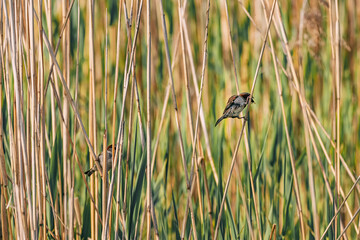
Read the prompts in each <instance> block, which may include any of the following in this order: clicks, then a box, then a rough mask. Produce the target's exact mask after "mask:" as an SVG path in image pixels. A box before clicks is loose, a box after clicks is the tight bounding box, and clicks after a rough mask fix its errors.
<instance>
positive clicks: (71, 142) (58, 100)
mask: <svg viewBox="0 0 360 240" xmlns="http://www.w3.org/2000/svg"><path fill="white" fill-rule="evenodd" d="M43 33H44V32H43ZM44 37H45V38H44V39H45V40H46V41H45V43H46V44H47V47H49V48H48V50H49V52H50V53H51V56H52V57H53V59H56V58H55V57H54V53H53V51H52V49H51V48H50V46H49V42H48V40H47V38H46V35H44ZM54 62H55V64H56V66H57V67H58V66H59V65H58V63H57V61H54ZM57 72H58V74H59V76H60V79H63V76H62V73H61V71H60V70H59V69H57ZM51 84H52V87H53V88H54V89H55V83H54V81H53V79H51ZM54 93H55V99H56V101H57V104H58V109H59V114H60V117H61V118H60V119H61V121H62V123H63V122H65V121H64V115H63V112H62V106H61V101H60V97H59V94H58V93H57V91H56V89H55V91H54ZM68 94H70V93H69V92H68ZM66 96H67V95H66ZM70 103H71V102H70ZM70 106H73V105H72V104H71V105H70ZM74 112H75V113H76V114H75V116H76V117H78V116H79V114H78V112H77V111H74ZM77 121H78V122H79V123H80V126H81V127H82V130H83V128H84V125H83V124H82V122H81V119H80V118H77ZM66 129H67V134H68V138H69V140H70V144H71V145H74V143H73V141H72V139H71V137H70V132H69V128H68V127H67V126H66ZM85 134H86V132H84V135H85ZM85 136H86V139H87V143H89V141H88V140H89V138H88V137H87V135H85ZM89 146H90V147H89V148H90V149H92V146H91V145H89ZM74 153H75V160H76V162H77V164H78V166H79V168H80V172H81V176H82V178H83V181H84V183H85V186H86V189H87V191H88V193H89V195H90V199H91V201H92V203H93V204H94V206H95V205H96V204H95V200H94V198H93V196H92V194H91V191H90V188H89V186H88V184H87V181H86V178H85V174H84V171H83V170H82V167H81V164H80V161H79V156H78V154H77V152H76V149H74ZM90 153H91V151H90ZM92 153H93V151H92ZM99 169H100V168H99ZM60 179H61V178H60ZM60 179H59V180H60ZM59 184H60V181H59ZM49 189H50V187H49ZM59 191H61V188H59ZM60 204H61V202H60ZM95 211H96V213H97V215H98V218H99V220H100V222H102V221H101V217H100V214H99V211H98V209H97V207H96V206H95ZM63 225H64V224H63Z"/></svg>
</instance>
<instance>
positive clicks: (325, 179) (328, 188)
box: [310, 131, 359, 239]
mask: <svg viewBox="0 0 360 240" xmlns="http://www.w3.org/2000/svg"><path fill="white" fill-rule="evenodd" d="M310 139H311V142H312V145H313V148H314V152H315V156H316V159H317V161H318V163H319V165H320V168H321V172H322V175H323V178H324V181H325V183H326V189H327V191H328V194H329V197H330V199H331V202H332V204H335V202H334V198H333V194H332V191H331V187H330V184H329V180H328V179H327V177H326V173H325V169H324V167H323V165H322V163H321V161H320V155H319V152H318V150H317V146H316V144H315V141H314V136H313V134H312V132H311V131H310ZM325 155H327V153H326V152H325ZM333 174H334V173H333ZM340 194H341V195H342V197H344V198H345V194H344V192H343V190H342V188H341V186H340ZM345 205H346V209H347V210H348V212H349V215H350V217H353V215H352V212H351V210H350V207H349V205H348V204H347V203H345ZM335 211H337V206H335ZM342 221H343V220H341V219H340V227H341V229H343V228H344V227H343V222H342ZM354 228H355V231H356V233H357V234H358V233H359V230H358V228H357V226H356V225H354ZM319 238H320V237H319ZM319 238H318V239H319Z"/></svg>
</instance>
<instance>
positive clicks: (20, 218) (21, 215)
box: [0, 2, 31, 239]
mask: <svg viewBox="0 0 360 240" xmlns="http://www.w3.org/2000/svg"><path fill="white" fill-rule="evenodd" d="M3 3H4V2H3ZM4 5H5V4H4ZM5 15H6V12H5ZM6 19H7V18H6ZM8 25H9V24H7V26H8ZM1 36H2V34H1ZM2 40H3V36H2V37H1V46H2ZM2 49H3V48H2V47H1V48H0V53H1V54H0V55H1V63H2V64H1V65H2V70H3V73H4V83H5V84H4V89H5V99H6V104H7V109H11V100H10V84H9V69H8V68H9V67H8V64H7V63H8V61H6V62H5V60H4V59H5V58H4V53H3V51H2ZM6 59H7V58H6ZM12 63H13V64H14V62H13V61H12ZM4 65H6V67H5V66H4ZM15 83H17V82H15ZM14 88H15V90H17V89H18V88H17V86H16V85H15V87H14ZM15 97H16V94H15ZM28 102H29V101H28ZM16 109H18V108H16ZM7 117H8V119H11V114H10V110H8V115H7ZM18 119H19V118H18ZM7 122H8V130H9V140H10V151H9V156H10V161H11V164H12V166H15V167H14V168H13V169H12V173H13V175H14V176H15V179H14V180H15V181H13V182H12V185H13V188H14V189H15V191H14V199H15V207H17V208H16V209H17V211H16V214H17V217H16V218H15V224H16V225H15V229H16V230H19V231H26V232H20V233H19V234H20V236H21V237H22V238H26V239H29V236H28V235H29V232H28V230H27V224H26V222H25V219H28V216H30V209H29V208H28V210H29V215H26V211H25V210H23V211H21V212H20V211H19V208H18V207H19V206H20V205H21V206H24V205H25V203H24V202H21V201H25V200H24V196H21V194H22V193H23V191H21V192H19V191H18V190H19V188H21V189H24V191H25V187H24V182H23V178H22V175H23V174H20V177H18V176H17V175H18V172H20V173H22V162H21V161H19V167H20V169H19V170H18V168H17V165H18V164H17V163H16V162H17V160H20V159H21V158H20V157H19V159H16V148H15V144H14V143H15V141H14V131H13V129H14V128H15V127H14V128H13V125H12V122H11V121H7ZM20 126H21V125H20ZM22 126H23V125H22ZM20 130H21V129H20ZM19 132H20V131H18V135H17V136H16V137H17V138H18V139H20V140H21V139H23V138H21V137H20V136H19V135H20V133H19ZM21 147H22V145H21V144H19V145H18V148H19V149H20V148H21ZM19 152H20V150H19ZM4 169H5V168H4ZM25 173H28V172H27V171H26V172H25ZM27 179H28V178H27ZM26 183H27V182H26ZM25 186H26V187H28V185H27V184H26V185H25ZM4 195H5V196H6V195H7V194H4ZM23 195H25V193H23ZM28 203H29V198H28ZM30 206H31V205H30ZM22 209H23V208H22ZM25 233H27V234H26V235H25ZM17 237H19V236H18V235H17Z"/></svg>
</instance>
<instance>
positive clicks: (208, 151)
mask: <svg viewBox="0 0 360 240" xmlns="http://www.w3.org/2000/svg"><path fill="white" fill-rule="evenodd" d="M184 9H185V3H184V6H183V11H184ZM182 21H183V24H182V27H183V28H184V37H185V43H186V49H187V52H188V57H189V63H190V67H191V74H192V79H193V84H194V89H195V93H196V97H197V98H199V95H200V94H199V87H198V83H197V77H196V71H195V65H194V59H193V56H192V52H191V46H190V40H189V34H188V30H187V26H186V21H185V18H184V17H183V18H182ZM200 123H201V127H202V130H203V134H204V139H205V145H206V153H207V155H208V157H209V161H210V166H211V170H212V172H213V175H214V179H215V183H216V185H217V184H218V182H219V177H218V175H217V172H216V167H215V164H214V159H213V157H212V154H211V148H210V141H209V135H208V132H207V129H206V123H205V117H204V111H203V108H202V105H200Z"/></svg>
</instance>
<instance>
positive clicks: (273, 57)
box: [262, 1, 309, 239]
mask: <svg viewBox="0 0 360 240" xmlns="http://www.w3.org/2000/svg"><path fill="white" fill-rule="evenodd" d="M262 4H263V9H264V11H265V4H264V2H263V1H262ZM265 15H266V12H265ZM266 20H267V17H266ZM267 22H268V21H267ZM269 42H270V48H271V54H272V59H273V64H274V69H275V76H276V82H277V86H278V94H279V98H280V103H281V111H282V116H283V122H284V128H285V132H286V139H287V145H288V149H289V155H290V159H291V167H292V171H293V174H294V179H295V181H294V185H295V188H294V189H295V195H296V200H297V209H298V213H299V217H300V224H301V229H302V236H303V239H304V238H305V231H304V226H303V220H302V207H301V202H300V201H301V198H300V191H299V186H298V183H297V174H296V169H295V160H294V153H293V150H292V147H291V141H290V135H289V131H288V124H287V118H286V114H285V108H284V100H283V97H282V88H281V81H280V76H279V71H278V68H277V64H276V56H275V51H274V46H273V42H272V38H271V33H269ZM303 113H304V112H303ZM304 118H305V115H304ZM305 119H306V118H305ZM307 149H309V146H307ZM308 153H309V152H308ZM308 157H309V154H308Z"/></svg>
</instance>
